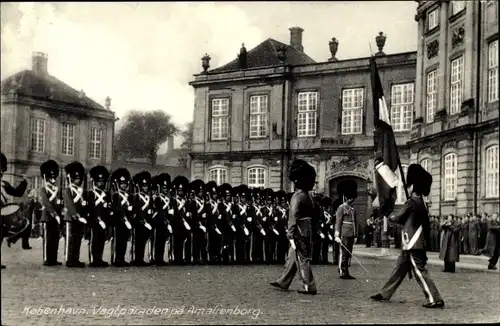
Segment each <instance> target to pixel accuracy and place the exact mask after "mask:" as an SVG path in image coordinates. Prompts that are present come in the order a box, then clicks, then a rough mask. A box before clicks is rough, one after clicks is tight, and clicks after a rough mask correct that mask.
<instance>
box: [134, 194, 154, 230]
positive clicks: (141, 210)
mask: <svg viewBox="0 0 500 326" xmlns="http://www.w3.org/2000/svg"><path fill="white" fill-rule="evenodd" d="M132 206H133V208H134V215H135V218H134V223H135V225H136V226H138V225H143V226H144V227H146V225H147V224H149V225H150V226H151V224H152V223H153V208H154V205H153V199H152V198H151V196H150V195H149V194H145V193H143V192H139V193H138V194H135V195H134V196H133V204H132ZM146 223H147V224H146Z"/></svg>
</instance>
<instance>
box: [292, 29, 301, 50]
mask: <svg viewBox="0 0 500 326" xmlns="http://www.w3.org/2000/svg"><path fill="white" fill-rule="evenodd" d="M303 31H304V30H303V29H302V28H300V27H291V28H290V45H291V46H293V47H294V48H295V49H297V50H299V51H300V52H304V47H303V46H302V32H303Z"/></svg>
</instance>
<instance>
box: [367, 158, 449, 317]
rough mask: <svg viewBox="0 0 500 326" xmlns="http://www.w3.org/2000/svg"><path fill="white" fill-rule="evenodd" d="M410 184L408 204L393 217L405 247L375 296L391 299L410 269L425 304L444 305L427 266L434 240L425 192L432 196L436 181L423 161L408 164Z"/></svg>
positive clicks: (426, 305)
mask: <svg viewBox="0 0 500 326" xmlns="http://www.w3.org/2000/svg"><path fill="white" fill-rule="evenodd" d="M407 184H408V186H409V187H412V189H411V190H412V191H411V196H410V198H408V200H407V201H406V203H405V205H404V206H403V208H402V209H401V211H399V212H398V213H397V214H396V215H395V216H392V217H391V219H392V220H394V221H395V222H396V223H398V224H400V225H403V228H402V230H403V231H402V236H403V238H402V240H403V243H402V245H403V248H402V249H403V250H402V251H401V254H400V256H399V258H398V261H397V264H396V267H395V269H394V271H393V272H392V274H391V277H390V278H389V280H388V281H387V283H386V284H385V285H384V286H383V287H382V290H381V291H380V292H379V293H377V294H375V295H373V296H371V299H373V300H376V301H385V300H389V299H390V298H391V297H392V295H393V294H394V292H396V290H397V288H398V287H399V285H400V284H401V282H402V281H403V279H404V278H405V277H406V274H407V273H410V278H411V275H412V274H414V275H415V276H416V278H417V282H418V284H419V285H420V287H421V288H422V290H423V292H424V295H425V297H426V298H427V303H425V304H424V305H423V306H424V307H425V308H444V301H443V299H442V298H441V295H440V294H439V291H438V289H437V288H436V285H435V284H434V282H433V281H432V279H431V278H430V276H429V274H428V271H427V269H426V267H425V266H426V263H427V254H426V245H428V244H429V241H430V234H429V232H430V230H429V215H428V214H429V213H428V211H427V206H426V204H425V202H424V199H423V197H422V196H428V195H429V193H430V189H431V184H432V176H431V175H430V174H429V173H428V172H427V171H425V170H424V168H422V166H421V165H419V164H412V165H410V166H409V167H408V174H407Z"/></svg>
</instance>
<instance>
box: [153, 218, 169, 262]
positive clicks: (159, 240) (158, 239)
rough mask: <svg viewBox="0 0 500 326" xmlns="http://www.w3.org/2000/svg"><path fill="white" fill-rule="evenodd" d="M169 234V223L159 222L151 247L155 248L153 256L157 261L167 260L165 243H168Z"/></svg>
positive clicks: (154, 231)
mask: <svg viewBox="0 0 500 326" xmlns="http://www.w3.org/2000/svg"><path fill="white" fill-rule="evenodd" d="M168 236H169V233H168V229H167V225H166V224H164V223H157V224H156V225H155V227H154V229H153V234H152V237H151V247H152V248H153V252H152V254H153V257H152V258H153V260H154V261H155V262H163V261H165V258H164V257H165V245H166V244H167V239H168Z"/></svg>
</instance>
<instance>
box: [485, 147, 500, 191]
mask: <svg viewBox="0 0 500 326" xmlns="http://www.w3.org/2000/svg"><path fill="white" fill-rule="evenodd" d="M499 154H500V153H499V151H498V145H492V146H489V147H488V148H486V154H485V160H484V161H485V162H484V163H485V164H484V165H485V179H486V180H485V181H486V182H485V195H486V196H485V197H486V198H498V197H499V195H500V192H499V187H500V186H499V182H500V178H499Z"/></svg>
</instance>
